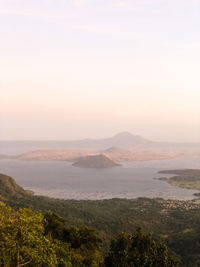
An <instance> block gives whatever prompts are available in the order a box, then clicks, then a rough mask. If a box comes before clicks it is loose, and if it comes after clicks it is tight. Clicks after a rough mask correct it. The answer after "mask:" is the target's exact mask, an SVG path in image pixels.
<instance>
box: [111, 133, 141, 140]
mask: <svg viewBox="0 0 200 267" xmlns="http://www.w3.org/2000/svg"><path fill="white" fill-rule="evenodd" d="M113 138H115V139H127V138H128V139H130V138H141V137H140V136H139V135H133V134H131V133H129V132H120V133H118V134H116V135H114V136H113Z"/></svg>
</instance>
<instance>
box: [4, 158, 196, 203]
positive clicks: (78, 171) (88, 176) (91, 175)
mask: <svg viewBox="0 0 200 267" xmlns="http://www.w3.org/2000/svg"><path fill="white" fill-rule="evenodd" d="M71 164H72V163H70V162H64V161H51V162H50V161H20V160H0V173H4V174H7V175H10V176H12V177H13V178H14V179H15V180H16V182H17V183H18V184H19V185H21V186H23V187H24V188H26V189H31V190H33V191H34V192H35V194H36V195H45V196H50V197H55V198H62V199H91V200H95V199H110V198H128V199H130V198H136V197H150V198H153V197H161V198H165V199H182V200H189V199H193V198H195V197H194V196H193V194H194V193H196V192H198V191H196V190H187V189H181V188H178V187H173V186H171V185H169V184H168V183H166V182H164V181H159V180H156V179H155V178H159V177H163V174H158V171H160V170H166V169H167V170H168V169H183V168H193V169H194V168H195V169H200V158H180V159H171V160H159V161H146V162H131V163H123V166H122V167H115V168H110V169H85V168H76V167H73V166H72V165H71ZM166 176H167V175H165V177H166ZM167 177H170V176H169V175H168V176H167Z"/></svg>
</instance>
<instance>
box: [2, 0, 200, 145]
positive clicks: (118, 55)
mask: <svg viewBox="0 0 200 267" xmlns="http://www.w3.org/2000/svg"><path fill="white" fill-rule="evenodd" d="M120 131H130V132H132V133H134V134H139V135H142V136H144V137H146V138H151V139H153V140H169V141H177V140H179V141H199V142H200V0H0V139H79V138H85V137H106V136H110V135H113V134H115V133H117V132H120Z"/></svg>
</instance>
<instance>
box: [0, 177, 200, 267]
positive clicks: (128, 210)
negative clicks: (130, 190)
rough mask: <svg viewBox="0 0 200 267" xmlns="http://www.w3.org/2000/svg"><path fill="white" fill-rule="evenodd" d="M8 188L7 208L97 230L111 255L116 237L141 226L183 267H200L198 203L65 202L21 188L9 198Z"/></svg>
mask: <svg viewBox="0 0 200 267" xmlns="http://www.w3.org/2000/svg"><path fill="white" fill-rule="evenodd" d="M2 177H3V176H2V175H1V176H0V180H3V179H4V178H3V179H2ZM7 181H12V179H11V180H10V179H7ZM5 184H7V183H5V180H4V187H3V186H2V187H1V191H0V192H1V197H2V198H3V199H4V202H5V203H6V204H7V205H10V206H11V207H12V208H13V209H15V210H17V209H18V208H31V209H32V210H36V211H39V212H42V213H43V214H46V212H47V211H51V212H53V213H57V214H58V215H59V216H62V217H63V218H64V219H65V220H66V223H67V225H68V226H70V227H71V226H74V225H75V226H77V227H82V226H84V225H85V226H87V227H90V228H93V229H95V230H96V232H97V234H98V235H99V237H100V238H101V239H102V242H103V245H102V248H103V253H106V251H108V249H109V246H110V245H109V244H110V240H111V239H112V238H113V237H115V236H116V235H117V234H119V233H120V232H122V231H123V232H127V233H130V234H134V233H135V230H136V229H137V228H138V226H139V227H141V228H142V230H143V231H144V232H146V233H152V235H153V238H154V239H155V240H157V241H162V242H164V243H166V244H167V245H168V246H169V249H170V251H174V252H175V253H176V254H177V255H178V256H179V257H180V258H181V260H182V265H181V266H184V267H193V266H199V265H198V264H199V260H200V258H199V257H200V254H199V251H200V241H199V240H200V228H199V225H200V204H199V201H198V200H194V201H178V200H163V199H147V198H138V199H132V200H126V199H110V200H101V201H76V200H61V199H52V198H48V197H41V196H31V195H29V194H27V193H26V191H25V192H24V191H23V189H21V188H20V189H19V188H18V187H17V188H18V189H19V190H18V189H17V190H16V191H14V192H15V193H14V194H9V193H8V189H6V186H5ZM8 184H9V183H8ZM11 184H13V183H10V184H9V187H10V185H11ZM15 185H16V184H15ZM3 188H4V189H3ZM13 188H16V186H14V187H12V190H11V189H9V190H11V191H13ZM21 190H22V191H21ZM24 193H25V194H24ZM191 248H192V250H191Z"/></svg>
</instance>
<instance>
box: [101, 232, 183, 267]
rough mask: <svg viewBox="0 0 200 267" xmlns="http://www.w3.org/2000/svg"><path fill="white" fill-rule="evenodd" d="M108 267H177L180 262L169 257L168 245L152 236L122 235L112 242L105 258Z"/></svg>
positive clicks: (137, 233) (140, 234)
mask: <svg viewBox="0 0 200 267" xmlns="http://www.w3.org/2000/svg"><path fill="white" fill-rule="evenodd" d="M105 265H106V266H107V267H160V266H162V267H177V266H179V264H178V262H177V261H176V260H175V259H174V258H172V257H171V256H170V255H169V252H168V249H167V247H166V245H164V244H163V243H157V242H155V241H154V240H153V239H152V237H151V235H147V234H144V233H142V231H141V230H140V229H138V230H137V232H136V234H134V235H131V234H126V233H120V234H119V235H118V236H117V237H116V238H115V239H113V240H112V241H111V245H110V251H109V253H108V255H107V257H106V258H105Z"/></svg>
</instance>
